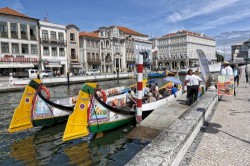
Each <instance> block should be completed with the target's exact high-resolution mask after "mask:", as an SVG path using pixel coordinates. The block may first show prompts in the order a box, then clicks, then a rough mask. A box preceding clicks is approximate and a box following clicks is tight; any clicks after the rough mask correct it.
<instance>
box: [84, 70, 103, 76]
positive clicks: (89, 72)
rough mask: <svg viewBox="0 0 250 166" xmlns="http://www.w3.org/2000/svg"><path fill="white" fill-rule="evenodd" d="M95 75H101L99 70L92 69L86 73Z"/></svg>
mask: <svg viewBox="0 0 250 166" xmlns="http://www.w3.org/2000/svg"><path fill="white" fill-rule="evenodd" d="M95 74H101V72H100V70H98V69H93V70H90V71H87V72H86V75H95Z"/></svg>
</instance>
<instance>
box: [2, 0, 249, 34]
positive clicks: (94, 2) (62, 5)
mask: <svg viewBox="0 0 250 166" xmlns="http://www.w3.org/2000/svg"><path fill="white" fill-rule="evenodd" d="M0 7H10V8H12V9H15V10H17V11H19V12H21V13H23V14H26V15H28V16H30V17H33V18H38V19H44V17H45V16H47V15H48V18H49V20H50V22H53V23H58V24H63V25H67V24H75V25H77V26H78V27H79V28H80V31H93V30H97V29H98V27H101V26H110V25H120V26H126V27H129V28H131V29H134V30H136V31H138V32H141V33H144V34H147V35H149V37H152V36H153V37H156V36H162V35H165V34H167V33H170V32H176V31H178V30H182V29H186V30H190V31H194V32H198V33H205V34H206V35H208V36H215V35H217V34H219V33H222V32H230V31H240V30H249V29H250V26H249V25H250V10H249V7H250V1H249V0H192V1H191V0H1V1H0Z"/></svg>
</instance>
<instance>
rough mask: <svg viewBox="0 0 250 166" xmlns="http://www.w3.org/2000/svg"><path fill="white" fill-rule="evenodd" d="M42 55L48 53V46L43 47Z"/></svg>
mask: <svg viewBox="0 0 250 166" xmlns="http://www.w3.org/2000/svg"><path fill="white" fill-rule="evenodd" d="M43 55H45V56H46V55H49V47H43Z"/></svg>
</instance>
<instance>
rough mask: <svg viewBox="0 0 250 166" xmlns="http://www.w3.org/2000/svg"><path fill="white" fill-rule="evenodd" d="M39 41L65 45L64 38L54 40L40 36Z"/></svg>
mask: <svg viewBox="0 0 250 166" xmlns="http://www.w3.org/2000/svg"><path fill="white" fill-rule="evenodd" d="M41 43H43V44H55V45H64V46H65V45H66V40H56V39H49V38H42V39H41Z"/></svg>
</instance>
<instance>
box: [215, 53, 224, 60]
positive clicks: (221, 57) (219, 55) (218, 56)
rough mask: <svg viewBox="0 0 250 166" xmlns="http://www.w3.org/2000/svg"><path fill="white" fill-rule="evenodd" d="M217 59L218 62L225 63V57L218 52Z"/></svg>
mask: <svg viewBox="0 0 250 166" xmlns="http://www.w3.org/2000/svg"><path fill="white" fill-rule="evenodd" d="M216 58H217V62H223V61H224V56H223V55H221V54H219V53H218V52H217V51H216Z"/></svg>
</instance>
